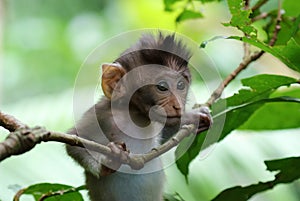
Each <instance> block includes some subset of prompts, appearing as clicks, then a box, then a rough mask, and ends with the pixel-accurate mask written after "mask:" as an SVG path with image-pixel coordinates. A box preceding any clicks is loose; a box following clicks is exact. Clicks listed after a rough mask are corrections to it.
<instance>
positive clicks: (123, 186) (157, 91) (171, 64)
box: [67, 33, 210, 201]
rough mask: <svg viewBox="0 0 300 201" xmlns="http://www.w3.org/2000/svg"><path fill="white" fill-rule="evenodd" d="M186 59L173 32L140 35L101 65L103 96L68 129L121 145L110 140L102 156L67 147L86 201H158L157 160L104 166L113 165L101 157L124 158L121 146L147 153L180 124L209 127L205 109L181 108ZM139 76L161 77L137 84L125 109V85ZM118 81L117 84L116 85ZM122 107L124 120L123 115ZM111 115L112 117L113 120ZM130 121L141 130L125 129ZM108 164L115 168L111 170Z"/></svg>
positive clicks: (161, 176) (186, 82) (160, 174)
mask: <svg viewBox="0 0 300 201" xmlns="http://www.w3.org/2000/svg"><path fill="white" fill-rule="evenodd" d="M190 57H191V53H190V52H189V51H188V50H187V48H186V47H185V46H184V45H183V44H182V42H181V41H177V40H176V39H175V35H166V36H164V35H163V34H161V33H160V34H158V35H157V36H154V35H150V34H146V35H144V36H142V37H141V39H140V40H139V41H138V42H137V43H136V44H134V45H133V46H132V47H130V48H129V49H127V50H125V51H124V52H123V53H122V54H121V56H120V57H119V58H117V59H116V60H115V61H114V62H113V63H112V64H106V65H104V66H103V75H102V88H103V91H104V93H105V95H106V97H102V98H101V99H100V101H99V102H98V103H96V104H95V105H94V106H93V107H92V108H90V109H89V110H88V111H87V112H86V113H85V114H84V115H83V117H82V118H81V119H80V120H79V121H78V122H77V123H76V125H75V127H74V128H72V129H71V130H70V131H69V132H68V133H70V134H73V135H78V136H80V137H83V138H86V139H88V140H93V141H95V142H97V143H101V144H103V145H107V144H110V142H115V143H121V142H124V143H125V145H126V148H124V147H122V146H120V145H118V144H110V145H111V146H110V147H111V149H112V150H113V151H115V152H116V157H115V158H113V159H111V160H108V159H107V157H105V156H103V155H101V154H99V153H96V152H93V151H88V150H87V149H84V148H80V147H76V146H69V145H67V152H68V154H69V155H70V156H71V157H72V158H73V159H75V160H76V161H77V162H78V163H79V164H80V165H81V166H82V167H83V168H84V169H85V176H86V185H87V188H88V191H89V196H90V198H91V200H92V201H121V200H122V201H160V200H162V199H163V198H162V197H163V189H164V181H165V176H164V173H163V170H162V163H161V161H160V159H159V158H156V159H154V160H152V161H150V162H148V163H147V164H146V165H145V167H144V168H143V169H141V170H138V171H134V170H131V169H130V168H129V167H128V166H126V165H121V164H119V165H116V166H113V167H107V164H108V165H109V164H113V163H109V162H108V163H105V162H104V161H110V162H112V161H113V160H115V161H117V158H118V156H119V157H124V153H125V155H126V153H127V154H128V152H127V149H128V150H129V151H130V154H143V153H147V152H149V151H150V150H151V149H152V148H155V147H157V146H159V145H160V144H161V143H162V141H165V140H166V139H167V138H170V136H172V135H173V134H174V133H175V132H176V131H177V130H178V129H179V128H180V126H181V125H182V124H185V123H194V124H196V125H197V127H198V129H201V130H204V129H207V128H208V127H209V125H210V116H209V113H208V112H207V111H206V110H199V109H198V110H195V111H194V112H192V113H186V112H185V110H184V105H185V102H186V96H187V92H188V88H189V85H190V82H191V74H190V71H189V69H188V67H187V66H188V60H189V58H190ZM141 66H145V68H142V69H141V71H139V72H138V73H137V74H136V75H137V76H138V77H137V78H135V79H132V78H131V79H125V78H124V80H123V81H120V80H121V78H122V77H124V75H126V73H128V72H131V71H132V70H133V69H137V68H138V67H141ZM160 66H165V67H167V68H168V69H169V70H167V72H162V71H161V70H160V69H159V70H158V71H155V69H156V70H157V69H158V68H160ZM146 68H147V69H146ZM149 69H150V70H151V72H152V71H154V72H158V73H154V74H153V75H148V74H147V73H146V72H144V71H147V72H148V70H149ZM163 71H164V70H163ZM145 80H147V81H149V80H150V81H151V83H152V82H153V83H156V82H157V80H163V81H160V82H159V83H158V84H149V85H146V86H141V87H140V88H138V90H136V91H135V92H134V93H133V95H132V96H131V97H129V98H130V101H129V107H128V105H126V104H125V103H124V100H125V99H126V98H124V97H126V94H128V90H129V88H130V86H131V87H132V86H135V85H141V83H142V82H143V81H145ZM119 81H120V83H121V84H119V85H118V83H117V82H119ZM113 93H115V95H114V94H113ZM127 98H128V97H127ZM125 102H126V101H125ZM112 105H113V107H115V108H113V109H114V110H115V111H116V113H117V116H116V117H114V115H113V113H112ZM157 106H160V107H157ZM128 108H129V114H130V118H127V116H126V115H125V114H126V112H127V111H128ZM153 108H154V109H153ZM162 108H163V110H164V111H163V112H162V111H161V110H162ZM150 110H152V113H153V114H154V115H153V118H152V121H154V122H152V123H151V120H150V117H149V113H151V111H150ZM153 111H154V112H153ZM162 117H164V118H162ZM203 117H204V118H203ZM114 118H117V123H116V119H114ZM131 120H132V121H133V123H134V124H136V125H138V126H140V127H147V129H145V130H143V132H140V130H138V129H137V130H135V129H131V127H133V126H132V123H131ZM117 124H121V127H122V126H123V127H124V128H126V129H127V128H128V127H129V130H130V136H129V135H128V132H125V131H124V130H122V129H121V128H119V127H120V126H119V125H117ZM160 128H161V129H160ZM203 128H204V129H203ZM157 130H158V131H157ZM134 136H135V137H134ZM136 136H141V137H136ZM163 138H164V139H163ZM165 138H166V139H165ZM117 149H120V150H121V151H118V150H117ZM122 154H123V155H122ZM103 163H104V164H103ZM116 163H117V162H116ZM114 167H115V169H116V172H114V170H113V169H114ZM119 167H120V168H119ZM109 170H112V171H109ZM103 175H106V176H103Z"/></svg>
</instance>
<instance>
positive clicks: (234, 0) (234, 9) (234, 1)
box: [224, 0, 257, 37]
mask: <svg viewBox="0 0 300 201" xmlns="http://www.w3.org/2000/svg"><path fill="white" fill-rule="evenodd" d="M227 2H228V6H229V10H230V13H231V15H232V17H231V20H230V23H227V24H224V25H225V26H233V27H237V28H238V29H239V30H241V31H242V32H244V33H245V34H246V35H248V36H251V37H256V36H257V30H256V29H255V28H254V27H253V26H251V25H250V24H251V20H250V18H249V16H250V14H251V10H250V9H248V10H245V1H244V0H228V1H227Z"/></svg>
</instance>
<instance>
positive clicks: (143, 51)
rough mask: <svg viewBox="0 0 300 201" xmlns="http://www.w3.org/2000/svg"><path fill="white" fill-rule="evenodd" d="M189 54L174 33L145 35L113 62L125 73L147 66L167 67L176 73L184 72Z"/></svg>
mask: <svg viewBox="0 0 300 201" xmlns="http://www.w3.org/2000/svg"><path fill="white" fill-rule="evenodd" d="M191 55H192V54H191V52H190V50H188V48H187V47H186V45H184V43H183V42H182V41H181V40H178V39H176V37H175V33H174V34H169V35H164V34H163V33H162V32H158V34H157V35H154V34H150V33H146V34H143V35H142V36H141V38H140V39H139V40H138V42H137V43H136V44H134V45H133V46H131V47H130V48H128V49H127V50H125V51H124V52H123V53H122V54H121V56H120V57H119V58H118V59H117V60H116V61H115V62H118V63H120V64H121V65H122V66H123V67H124V68H125V69H126V70H127V71H130V70H131V69H133V68H135V67H138V66H142V65H148V64H158V65H163V66H168V67H169V68H171V69H174V70H176V71H181V70H186V67H187V65H188V62H189V59H190V58H191Z"/></svg>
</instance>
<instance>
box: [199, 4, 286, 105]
mask: <svg viewBox="0 0 300 201" xmlns="http://www.w3.org/2000/svg"><path fill="white" fill-rule="evenodd" d="M266 2H267V1H264V0H262V1H259V2H258V3H257V4H256V5H255V6H254V7H253V8H252V11H253V9H258V8H259V7H260V6H262V5H263V4H264V3H266ZM281 21H282V18H281V0H279V1H278V13H277V19H276V25H275V30H274V32H273V37H272V38H271V40H270V41H269V46H274V45H275V42H276V40H277V36H278V33H279V31H280V29H281V26H280V23H281ZM264 53H265V52H264V51H263V50H262V51H260V52H257V53H254V54H252V55H251V53H250V51H249V45H247V44H246V43H244V57H243V61H242V62H241V63H240V64H239V66H238V67H237V68H236V69H235V70H234V71H233V72H232V73H231V74H230V75H228V76H227V77H226V78H225V79H224V80H223V82H222V83H221V84H220V85H219V86H218V87H217V89H216V90H215V91H214V92H213V93H212V94H211V96H210V98H209V99H208V100H207V101H206V103H205V105H207V106H208V107H210V106H211V105H212V104H213V103H214V102H215V101H216V100H217V99H219V98H220V97H221V95H222V93H223V91H224V89H225V88H226V86H227V85H228V84H229V83H230V82H231V81H232V80H234V79H235V78H236V76H237V75H238V74H240V73H241V72H242V71H243V70H245V69H246V68H247V67H248V66H249V64H251V63H252V62H254V61H256V60H257V59H259V58H260V57H261V56H262V55H263V54H264Z"/></svg>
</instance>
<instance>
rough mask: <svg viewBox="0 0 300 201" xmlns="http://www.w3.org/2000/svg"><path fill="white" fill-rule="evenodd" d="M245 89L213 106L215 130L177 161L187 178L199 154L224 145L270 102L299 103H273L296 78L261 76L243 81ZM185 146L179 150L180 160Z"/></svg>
mask: <svg viewBox="0 0 300 201" xmlns="http://www.w3.org/2000/svg"><path fill="white" fill-rule="evenodd" d="M241 82H242V84H243V87H244V88H245V87H246V89H241V90H239V92H238V93H237V94H234V95H233V96H231V97H228V98H226V99H220V100H219V101H217V102H216V103H214V104H213V105H212V115H213V121H214V123H213V126H212V128H211V129H210V130H209V131H208V132H204V133H201V134H199V135H197V137H196V139H195V140H194V142H193V143H192V145H191V146H190V147H189V149H188V150H187V151H186V152H185V153H184V154H183V155H182V156H181V157H180V158H179V159H178V160H177V161H176V164H177V167H178V169H179V170H180V172H181V173H182V174H183V175H184V176H185V177H186V178H187V176H188V173H189V169H188V168H189V164H190V163H191V161H192V160H193V159H194V158H195V157H196V156H197V155H198V154H199V152H200V151H201V150H203V149H205V148H207V147H208V146H209V145H211V144H213V143H215V142H218V141H221V140H222V139H224V138H225V137H226V136H227V135H228V134H229V133H230V132H231V131H233V130H235V129H237V128H239V127H240V126H242V125H243V124H244V123H245V122H246V121H247V120H248V119H249V117H250V116H251V115H252V114H253V113H254V112H255V111H257V110H258V109H259V108H260V107H261V106H263V105H264V104H265V103H267V102H287V101H292V102H294V101H298V100H290V99H289V98H284V97H276V98H271V99H269V96H270V94H271V93H273V92H274V91H275V90H276V89H277V88H279V87H281V86H289V85H290V84H293V83H297V82H298V81H297V80H296V79H294V78H290V77H285V76H278V75H257V76H254V77H250V78H246V79H243V80H242V81H241ZM180 146H181V144H179V146H178V148H177V149H176V152H175V154H176V156H177V157H178V156H179V154H178V153H177V151H178V152H180V150H181V147H180Z"/></svg>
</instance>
